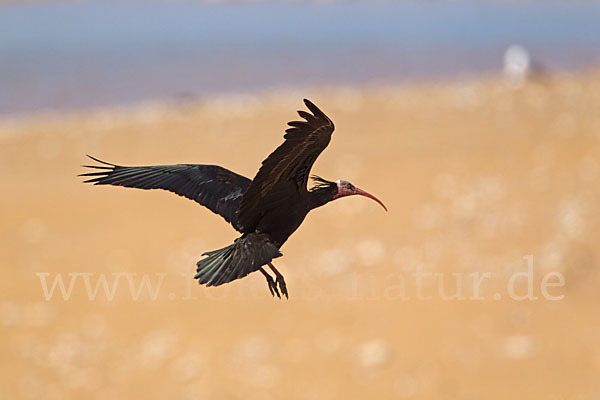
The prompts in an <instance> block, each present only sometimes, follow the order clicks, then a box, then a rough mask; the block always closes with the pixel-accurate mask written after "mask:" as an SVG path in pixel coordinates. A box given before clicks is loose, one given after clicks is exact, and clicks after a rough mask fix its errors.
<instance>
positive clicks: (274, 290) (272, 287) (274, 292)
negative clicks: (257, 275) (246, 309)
mask: <svg viewBox="0 0 600 400" xmlns="http://www.w3.org/2000/svg"><path fill="white" fill-rule="evenodd" d="M260 272H262V273H263V275H264V276H265V278H266V279H267V285H269V292H271V296H273V297H275V295H277V297H279V298H281V294H279V289H278V288H277V283H276V282H275V280H273V277H272V276H271V275H269V274H268V273H267V271H265V270H264V269H262V268H260ZM286 296H287V295H286Z"/></svg>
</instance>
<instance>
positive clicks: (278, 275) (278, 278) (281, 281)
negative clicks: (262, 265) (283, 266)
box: [268, 263, 289, 299]
mask: <svg viewBox="0 0 600 400" xmlns="http://www.w3.org/2000/svg"><path fill="white" fill-rule="evenodd" d="M268 265H269V268H271V271H273V273H274V274H275V278H276V282H277V284H278V285H279V288H280V289H281V293H283V294H284V295H285V298H286V299H289V297H288V291H287V286H286V285H285V279H283V275H281V272H279V271H277V268H275V266H274V265H273V264H271V263H269V264H268Z"/></svg>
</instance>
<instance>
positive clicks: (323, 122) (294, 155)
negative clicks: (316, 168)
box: [238, 99, 334, 232]
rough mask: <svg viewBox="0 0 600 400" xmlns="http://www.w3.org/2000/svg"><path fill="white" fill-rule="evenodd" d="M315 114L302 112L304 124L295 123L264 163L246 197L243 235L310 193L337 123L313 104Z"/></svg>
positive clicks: (241, 212)
mask: <svg viewBox="0 0 600 400" xmlns="http://www.w3.org/2000/svg"><path fill="white" fill-rule="evenodd" d="M304 104H306V107H308V109H309V110H310V111H311V112H312V114H310V113H308V112H306V111H298V114H299V115H300V117H302V118H304V121H292V122H289V123H288V125H289V126H290V128H288V129H287V130H286V134H285V135H284V136H283V137H284V138H285V141H284V142H283V143H282V144H281V145H280V146H279V147H278V148H277V149H275V151H274V152H273V153H271V155H269V157H267V159H266V160H264V161H263V163H262V166H261V167H260V169H259V171H258V173H257V174H256V177H255V178H254V179H253V180H252V183H251V184H250V187H249V188H248V190H247V191H246V193H245V194H244V197H243V199H242V204H241V205H240V210H239V212H238V221H239V224H240V226H241V227H242V230H243V232H251V231H253V230H254V229H255V228H256V224H257V223H258V221H259V220H260V218H261V216H262V215H264V213H265V212H266V211H268V210H270V209H272V208H274V207H277V206H278V205H280V204H282V203H283V202H286V201H293V198H294V196H297V195H298V194H299V193H300V192H301V191H306V185H307V183H308V177H309V174H310V169H311V168H312V166H313V164H314V162H315V160H316V159H317V157H318V156H319V154H321V152H322V151H323V150H324V149H325V148H326V147H327V145H328V144H329V141H330V140H331V134H332V133H333V130H334V125H333V122H331V120H330V119H329V117H327V115H325V113H323V111H321V110H319V108H318V107H317V106H315V105H314V104H313V103H312V102H310V101H309V100H306V99H304Z"/></svg>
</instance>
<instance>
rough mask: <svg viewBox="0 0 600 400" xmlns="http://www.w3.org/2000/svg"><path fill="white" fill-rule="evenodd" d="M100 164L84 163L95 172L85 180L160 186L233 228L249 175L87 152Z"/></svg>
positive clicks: (136, 186)
mask: <svg viewBox="0 0 600 400" xmlns="http://www.w3.org/2000/svg"><path fill="white" fill-rule="evenodd" d="M88 157H90V158H91V159H93V160H94V161H97V162H98V163H100V165H85V166H84V167H87V168H93V169H95V170H96V171H95V172H88V173H84V174H80V176H85V177H90V179H88V180H86V181H85V182H89V183H94V184H95V185H115V186H124V187H131V188H138V189H164V190H168V191H170V192H173V193H176V194H178V195H180V196H183V197H187V198H188V199H191V200H194V201H196V202H198V203H200V204H201V205H203V206H205V207H207V208H208V209H209V210H211V211H212V212H214V213H216V214H219V215H220V216H222V217H223V218H225V220H226V221H227V222H230V223H231V225H233V227H234V228H235V229H237V230H239V228H238V221H237V214H236V212H237V210H238V208H239V206H240V203H241V201H242V197H243V194H244V192H245V191H246V190H247V189H248V187H249V186H250V182H251V181H250V179H248V178H246V177H244V176H241V175H238V174H236V173H234V172H232V171H229V170H228V169H225V168H223V167H219V166H217V165H200V164H177V165H153V166H144V167H124V166H121V165H116V164H111V163H107V162H104V161H101V160H98V159H97V158H94V157H91V156H88Z"/></svg>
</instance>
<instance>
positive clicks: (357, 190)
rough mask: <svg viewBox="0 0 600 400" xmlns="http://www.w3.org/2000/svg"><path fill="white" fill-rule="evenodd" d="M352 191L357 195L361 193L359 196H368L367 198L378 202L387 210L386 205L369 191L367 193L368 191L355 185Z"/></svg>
mask: <svg viewBox="0 0 600 400" xmlns="http://www.w3.org/2000/svg"><path fill="white" fill-rule="evenodd" d="M354 192H355V194H359V195H361V196H365V197H368V198H370V199H371V200H375V201H376V202H378V203H379V204H380V205H381V207H383V209H384V210H385V211H387V210H388V209H387V207H386V206H385V204H383V203H382V202H381V200H379V199H378V198H377V197H375V196H373V195H372V194H371V193H369V192H365V191H364V190H362V189H359V188H357V187H355V188H354Z"/></svg>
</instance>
